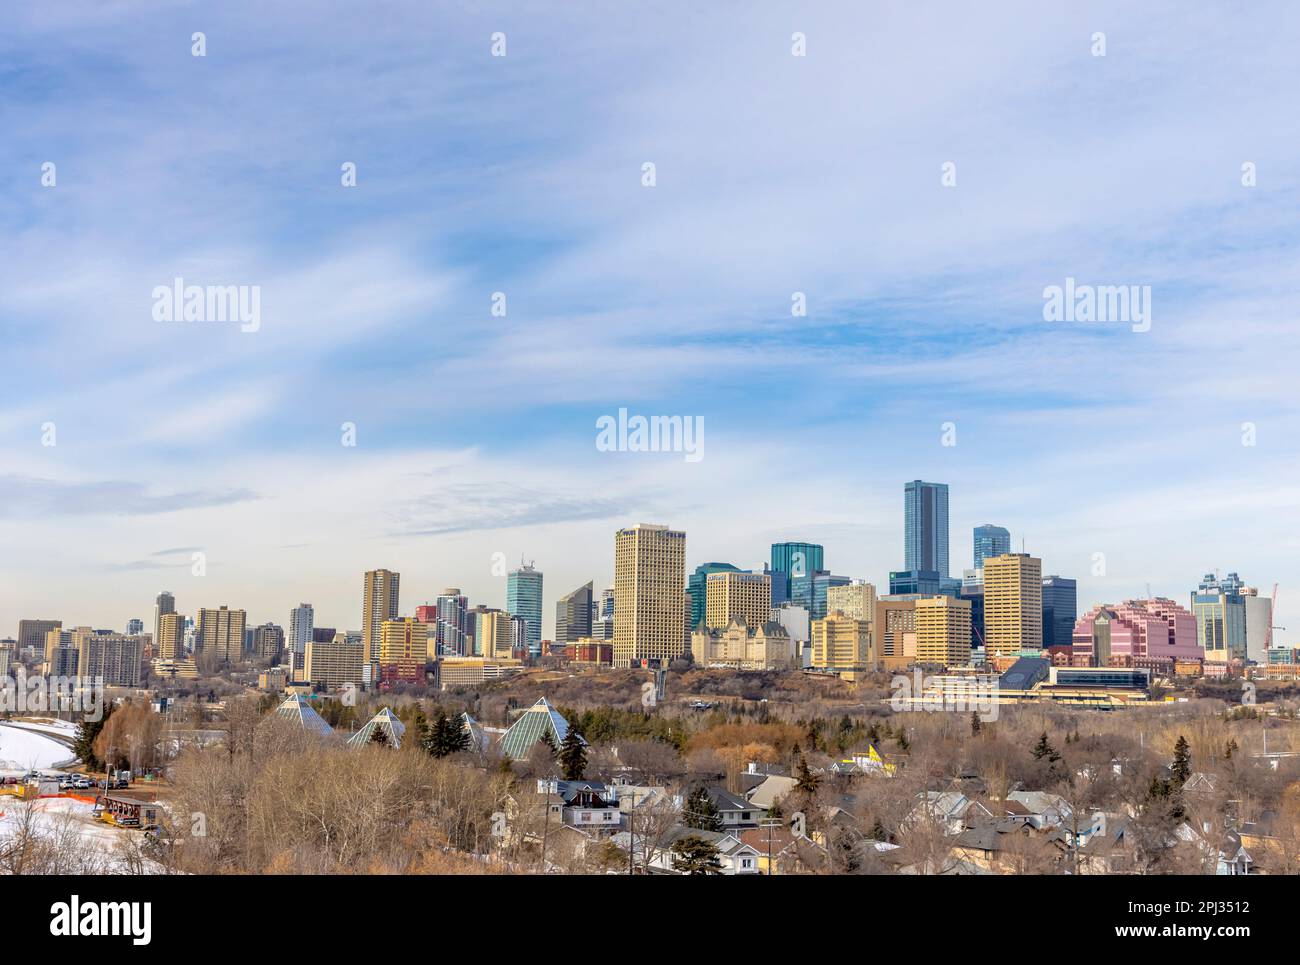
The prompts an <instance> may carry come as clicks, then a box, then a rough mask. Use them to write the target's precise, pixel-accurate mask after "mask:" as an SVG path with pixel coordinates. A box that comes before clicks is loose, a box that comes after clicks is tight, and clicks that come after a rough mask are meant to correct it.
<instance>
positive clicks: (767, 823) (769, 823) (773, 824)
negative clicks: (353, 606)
mask: <svg viewBox="0 0 1300 965" xmlns="http://www.w3.org/2000/svg"><path fill="white" fill-rule="evenodd" d="M761 826H762V827H765V828H767V875H768V877H769V878H770V877H771V876H772V829H773V828H779V827H781V821H780V820H778V819H776V818H767V819H765V820H764V821H763V823H762V825H761Z"/></svg>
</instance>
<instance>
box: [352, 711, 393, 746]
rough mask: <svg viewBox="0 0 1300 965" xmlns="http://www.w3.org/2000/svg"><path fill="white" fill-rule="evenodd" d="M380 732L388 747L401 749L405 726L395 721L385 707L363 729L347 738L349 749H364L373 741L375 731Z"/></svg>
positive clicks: (391, 713)
mask: <svg viewBox="0 0 1300 965" xmlns="http://www.w3.org/2000/svg"><path fill="white" fill-rule="evenodd" d="M376 730H378V731H382V732H383V734H384V742H385V743H386V744H387V745H388V746H389V747H401V746H402V735H403V734H405V733H406V725H405V724H403V723H402V722H401V721H400V720H398V719H397V715H396V714H394V713H393V712H392V711H391V710H389V709H388V708H387V707H384V708H383V709H382V710H380V711H379V713H377V714H375V716H374V717H371V718H370V719H369V720H368V721H366V724H365V726H364V727H362V728H361V729H360V730H359V731H357V732H356V733H355V734H353V735H352V736H351V737H349V738H348V746H349V747H365V746H366V745H367V744H369V743H370V742H371V741H373V740H374V739H375V731H376Z"/></svg>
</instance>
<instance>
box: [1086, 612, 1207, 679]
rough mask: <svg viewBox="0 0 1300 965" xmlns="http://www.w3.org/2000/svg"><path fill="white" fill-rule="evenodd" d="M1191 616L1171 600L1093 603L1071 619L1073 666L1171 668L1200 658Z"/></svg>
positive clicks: (1167, 671)
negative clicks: (1085, 611)
mask: <svg viewBox="0 0 1300 965" xmlns="http://www.w3.org/2000/svg"><path fill="white" fill-rule="evenodd" d="M1203 653H1204V652H1203V651H1202V649H1201V646H1200V644H1199V643H1198V642H1197V639H1196V618H1195V617H1194V616H1193V615H1192V614H1191V613H1189V612H1188V611H1187V610H1185V609H1184V608H1183V607H1181V606H1179V605H1178V604H1177V603H1175V602H1174V601H1173V600H1167V599H1164V598H1162V597H1158V598H1156V599H1153V600H1125V601H1124V602H1123V603H1120V604H1106V605H1103V606H1095V607H1093V608H1092V609H1091V610H1089V611H1088V612H1087V613H1085V614H1084V615H1083V616H1081V617H1079V619H1078V620H1077V621H1075V624H1074V632H1073V640H1072V651H1071V663H1072V664H1073V665H1074V666H1076V667H1148V668H1151V669H1154V670H1158V671H1161V672H1163V673H1171V672H1172V671H1173V669H1174V664H1175V663H1176V662H1178V661H1194V660H1200V659H1201V658H1202V656H1203Z"/></svg>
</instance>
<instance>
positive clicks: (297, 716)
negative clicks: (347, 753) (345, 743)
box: [275, 694, 334, 737]
mask: <svg viewBox="0 0 1300 965" xmlns="http://www.w3.org/2000/svg"><path fill="white" fill-rule="evenodd" d="M275 715H276V716H277V717H282V718H284V719H285V720H291V721H293V722H294V723H295V724H301V725H302V726H303V728H304V729H305V730H306V731H307V732H308V733H311V734H318V735H320V736H321V737H333V736H334V728H332V727H331V726H330V725H329V724H327V723H325V718H324V717H322V716H321V715H320V714H318V713H316V708H315V707H313V706H312V705H311V701H309V700H308V699H307V698H306V697H304V696H303V695H302V694H290V695H289V696H288V697H286V698H284V703H282V704H281V705H280V706H279V707H277V708H276V709H275Z"/></svg>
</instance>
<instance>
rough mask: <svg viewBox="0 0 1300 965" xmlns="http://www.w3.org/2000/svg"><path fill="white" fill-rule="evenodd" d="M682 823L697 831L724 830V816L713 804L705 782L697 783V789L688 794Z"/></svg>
mask: <svg viewBox="0 0 1300 965" xmlns="http://www.w3.org/2000/svg"><path fill="white" fill-rule="evenodd" d="M682 823H683V824H685V825H686V826H687V827H688V828H695V829H696V830H697V831H721V830H722V816H721V815H719V814H718V809H717V808H716V807H714V806H713V799H712V798H710V797H709V791H708V789H707V788H706V787H705V786H704V785H703V784H697V785H696V786H695V790H693V791H691V793H690V794H689V795H688V796H687V798H686V812H685V814H683V815H682Z"/></svg>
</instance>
